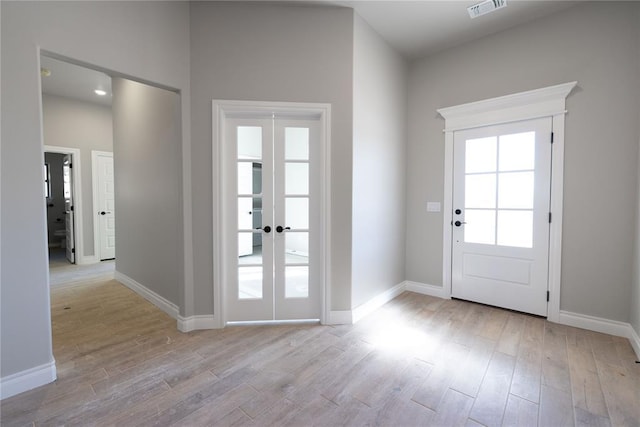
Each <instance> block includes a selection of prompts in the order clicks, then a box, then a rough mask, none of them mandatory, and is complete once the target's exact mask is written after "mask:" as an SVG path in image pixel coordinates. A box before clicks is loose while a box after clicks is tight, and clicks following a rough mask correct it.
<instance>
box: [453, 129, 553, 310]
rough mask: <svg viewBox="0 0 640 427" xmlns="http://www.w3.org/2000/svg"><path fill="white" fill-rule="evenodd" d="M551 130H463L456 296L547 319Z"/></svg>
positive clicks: (458, 155) (456, 207) (458, 138)
mask: <svg viewBox="0 0 640 427" xmlns="http://www.w3.org/2000/svg"><path fill="white" fill-rule="evenodd" d="M551 124H552V123H551V118H550V117H549V118H542V119H535V120H527V121H520V122H515V123H509V124H503V125H497V126H487V127H481V128H475V129H469V130H464V131H460V132H455V134H454V183H453V186H454V188H453V221H452V224H451V225H452V228H453V232H452V239H453V244H452V251H453V253H452V289H451V294H452V296H453V297H456V298H461V299H466V300H470V301H476V302H480V303H484V304H490V305H494V306H498V307H504V308H508V309H513V310H518V311H522V312H526V313H532V314H537V315H541V316H546V315H547V288H548V286H547V283H548V253H549V221H550V220H551V215H550V213H549V202H550V184H551V142H552V141H551Z"/></svg>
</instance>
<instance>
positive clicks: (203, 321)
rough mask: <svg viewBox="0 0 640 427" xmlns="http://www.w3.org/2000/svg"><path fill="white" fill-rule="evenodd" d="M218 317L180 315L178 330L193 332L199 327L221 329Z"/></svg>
mask: <svg viewBox="0 0 640 427" xmlns="http://www.w3.org/2000/svg"><path fill="white" fill-rule="evenodd" d="M219 328H221V326H220V324H219V322H218V319H216V317H215V316H213V315H208V314H207V315H195V316H189V317H182V316H178V330H179V331H180V332H191V331H195V330H198V329H219Z"/></svg>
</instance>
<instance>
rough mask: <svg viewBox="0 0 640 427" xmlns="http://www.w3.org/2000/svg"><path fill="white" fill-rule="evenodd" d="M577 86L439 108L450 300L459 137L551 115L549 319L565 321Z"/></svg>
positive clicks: (444, 256)
mask: <svg viewBox="0 0 640 427" xmlns="http://www.w3.org/2000/svg"><path fill="white" fill-rule="evenodd" d="M577 84H578V82H577V81H573V82H569V83H563V84H559V85H555V86H549V87H545V88H540V89H534V90H530V91H526V92H520V93H515V94H511V95H506V96H501V97H497V98H491V99H486V100H482V101H477V102H472V103H468V104H461V105H457V106H453V107H446V108H440V109H438V110H437V112H438V113H439V114H440V115H441V116H442V117H443V118H444V119H445V129H444V130H443V132H444V134H445V158H444V167H445V171H444V193H443V194H444V201H443V215H442V248H443V249H442V286H443V296H444V297H446V298H450V297H451V262H452V257H451V249H452V240H451V239H452V230H451V227H452V225H451V222H452V221H453V144H454V133H455V132H456V131H460V130H464V129H471V128H474V127H483V126H490V125H497V124H503V123H511V122H517V121H522V120H529V119H537V118H541V117H551V119H552V132H553V146H552V154H551V203H550V211H551V214H552V222H551V227H550V231H549V281H548V283H549V305H548V311H547V319H548V320H550V321H552V322H558V321H559V319H560V286H561V262H562V218H563V215H562V214H563V212H562V201H563V188H564V186H563V177H564V130H565V114H566V113H567V111H566V98H567V96H569V94H570V93H571V91H572V90H573V88H574V87H575V86H576V85H577Z"/></svg>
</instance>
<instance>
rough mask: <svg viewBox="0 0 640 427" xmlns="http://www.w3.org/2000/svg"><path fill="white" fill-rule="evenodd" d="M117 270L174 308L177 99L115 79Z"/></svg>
mask: <svg viewBox="0 0 640 427" xmlns="http://www.w3.org/2000/svg"><path fill="white" fill-rule="evenodd" d="M112 92H113V124H114V126H113V137H114V144H113V157H114V172H115V174H114V176H115V205H116V271H117V272H119V273H122V274H124V275H126V276H127V277H129V278H131V279H133V280H135V281H136V282H138V283H140V284H142V285H143V286H145V287H146V288H148V289H150V290H152V291H153V292H155V293H157V294H158V295H160V296H162V297H164V298H165V299H167V300H169V301H171V302H172V303H174V304H176V305H178V304H179V295H180V293H179V286H180V277H181V275H182V259H181V257H180V255H181V250H182V248H181V244H180V240H181V239H180V238H181V224H182V216H181V210H180V208H181V202H182V199H181V197H180V191H181V181H182V168H181V163H180V143H179V141H180V96H179V95H178V94H177V93H175V92H170V91H168V90H164V89H159V88H156V87H152V86H148V85H145V84H142V83H136V82H132V81H131V80H126V79H121V78H114V79H113V80H112Z"/></svg>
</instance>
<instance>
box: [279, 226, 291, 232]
mask: <svg viewBox="0 0 640 427" xmlns="http://www.w3.org/2000/svg"><path fill="white" fill-rule="evenodd" d="M284 230H291V227H283V226H281V225H279V226H277V227H276V231H277V232H278V233H282V232H283V231H284Z"/></svg>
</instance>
